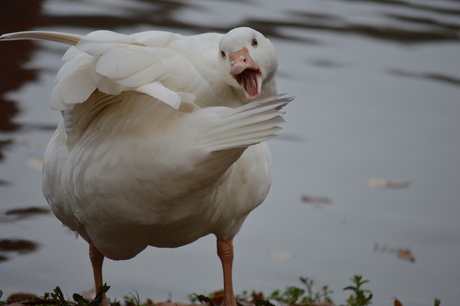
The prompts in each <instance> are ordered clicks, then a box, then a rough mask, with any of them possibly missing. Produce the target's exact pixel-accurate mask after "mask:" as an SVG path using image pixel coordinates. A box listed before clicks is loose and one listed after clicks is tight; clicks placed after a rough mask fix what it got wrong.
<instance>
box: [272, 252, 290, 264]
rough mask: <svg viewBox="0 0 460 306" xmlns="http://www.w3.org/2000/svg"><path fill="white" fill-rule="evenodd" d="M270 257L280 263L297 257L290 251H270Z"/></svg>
mask: <svg viewBox="0 0 460 306" xmlns="http://www.w3.org/2000/svg"><path fill="white" fill-rule="evenodd" d="M269 255H270V258H271V259H273V260H274V261H278V262H282V261H288V260H291V259H293V258H294V257H295V255H294V254H292V253H291V252H288V251H270V253H269Z"/></svg>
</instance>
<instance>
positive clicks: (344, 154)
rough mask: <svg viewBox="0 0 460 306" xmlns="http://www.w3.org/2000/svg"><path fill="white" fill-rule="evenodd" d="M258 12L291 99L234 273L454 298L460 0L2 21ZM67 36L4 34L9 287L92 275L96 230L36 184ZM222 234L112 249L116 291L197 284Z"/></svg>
mask: <svg viewBox="0 0 460 306" xmlns="http://www.w3.org/2000/svg"><path fill="white" fill-rule="evenodd" d="M236 26H251V27H254V28H256V29H258V30H259V31H261V32H263V33H264V34H266V35H267V36H268V37H269V38H270V39H271V40H272V42H273V43H274V44H275V47H276V49H277V51H278V56H279V60H280V71H279V74H278V87H279V91H280V92H289V93H290V94H292V95H295V96H297V99H296V100H295V102H294V103H292V104H291V105H290V106H289V108H288V109H287V111H288V113H287V115H286V120H287V123H286V124H285V126H284V129H283V130H282V131H281V132H280V137H278V138H276V139H274V140H273V141H270V145H271V149H272V154H273V159H274V172H275V179H274V182H273V185H272V190H271V192H270V194H269V196H268V198H267V199H266V201H265V203H264V205H262V206H261V207H260V208H258V209H257V210H256V211H254V212H253V213H252V214H251V215H250V216H249V217H248V219H247V221H246V223H245V225H244V226H243V229H242V230H241V232H240V234H239V235H238V236H237V237H236V238H235V246H236V258H235V287H236V291H237V292H241V291H242V290H252V289H255V290H259V291H264V292H266V293H268V292H271V291H273V290H275V289H280V288H281V289H283V288H284V287H285V286H287V285H295V286H300V285H301V284H300V282H298V277H300V276H303V277H309V278H313V279H314V280H315V281H316V282H317V283H318V284H319V285H320V286H322V285H324V284H327V285H329V287H330V288H331V289H333V290H334V294H333V296H332V297H333V299H334V300H335V301H336V303H337V304H339V303H341V302H342V301H344V300H345V298H346V297H347V293H344V292H343V291H342V288H343V287H345V286H348V285H349V284H350V283H349V282H348V278H350V277H351V276H353V275H354V274H360V275H363V276H364V278H366V279H370V280H371V282H370V283H369V284H368V285H367V288H368V289H371V290H372V292H373V293H374V296H375V297H374V299H375V302H374V304H373V305H392V303H391V298H392V297H398V299H399V300H401V301H402V302H403V304H404V305H405V306H407V305H409V306H410V305H432V303H433V299H434V298H435V297H437V298H439V299H441V302H442V305H456V304H457V303H458V302H457V301H458V300H459V299H460V290H459V289H460V288H459V287H460V261H459V259H458V258H459V254H460V221H459V218H460V154H459V152H460V120H459V117H460V38H459V37H460V36H459V35H460V1H403V0H381V1H378V0H377V1H370V0H369V1H366V0H355V1H353V0H349V1H339V0H330V1H326V0H318V1H312V0H309V1H300V0H299V1H262V0H259V1H122V0H118V1H117V0H106V1H95V0H87V1H57V0H55V1H40V0H28V1H13V0H11V1H10V0H3V1H1V2H0V33H7V32H13V31H22V30H33V29H42V30H54V31H66V32H71V33H80V34H86V33H87V32H90V31H92V30H96V29H110V30H115V31H118V32H123V33H133V32H138V31H143V30H148V29H161V30H169V31H174V32H179V33H182V34H194V33H201V32H209V31H217V32H225V31H227V30H228V29H231V28H233V27H236ZM65 49H66V47H65V46H61V45H58V44H54V43H35V42H2V43H1V44H0V55H1V56H0V67H1V71H2V75H1V82H0V213H1V215H0V289H1V290H3V291H4V292H5V296H7V295H8V294H10V293H13V292H17V291H27V292H34V293H43V292H45V291H51V290H52V289H53V288H54V287H55V286H56V285H59V286H61V288H62V289H63V290H64V291H65V292H66V293H67V294H69V296H70V295H71V294H72V293H74V292H83V291H86V290H88V289H90V288H91V287H92V276H91V268H90V264H89V260H88V258H87V245H86V243H85V242H84V241H82V239H76V240H75V239H74V238H73V235H72V234H65V233H66V231H65V229H63V228H62V226H61V225H60V224H59V222H58V221H57V220H56V219H55V218H54V217H53V216H52V214H50V213H46V209H47V204H46V202H45V200H44V199H43V197H42V195H41V190H40V182H41V174H40V171H39V167H40V158H41V156H42V155H43V152H44V149H45V146H46V143H47V141H48V139H49V138H50V136H51V134H52V132H53V129H54V128H55V126H56V125H57V123H58V121H59V114H57V113H54V112H51V111H50V110H49V109H48V105H47V101H48V97H49V95H50V92H51V88H52V86H53V80H54V76H55V74H56V72H57V71H58V69H59V67H60V65H61V62H60V58H61V56H62V54H63V52H64V51H65ZM214 243H215V242H214V238H213V237H205V238H203V239H201V240H199V241H198V242H196V243H194V244H192V245H189V246H186V247H182V248H179V249H173V250H169V249H166V250H158V249H153V248H150V249H148V250H146V251H144V252H143V253H142V254H140V255H139V256H138V257H136V258H135V259H133V260H130V261H125V262H113V261H107V262H106V263H105V280H106V281H107V282H108V283H109V285H111V286H112V288H111V289H110V291H109V293H110V296H111V297H118V298H121V297H122V296H123V295H126V294H127V293H128V292H133V290H136V291H138V292H139V294H140V296H141V298H146V297H152V298H154V299H155V300H156V301H162V300H165V299H167V298H168V294H169V293H171V294H172V296H173V300H176V301H186V300H187V294H189V293H197V294H200V293H209V292H211V291H213V290H217V289H220V288H221V271H220V263H219V261H218V259H217V256H216V255H215V246H214Z"/></svg>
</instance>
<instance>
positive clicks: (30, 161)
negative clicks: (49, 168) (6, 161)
mask: <svg viewBox="0 0 460 306" xmlns="http://www.w3.org/2000/svg"><path fill="white" fill-rule="evenodd" d="M27 166H29V167H30V168H32V169H35V170H40V171H41V170H42V168H43V158H41V157H35V156H30V157H28V158H27Z"/></svg>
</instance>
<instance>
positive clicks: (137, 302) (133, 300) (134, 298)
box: [123, 290, 142, 306]
mask: <svg viewBox="0 0 460 306" xmlns="http://www.w3.org/2000/svg"><path fill="white" fill-rule="evenodd" d="M134 292H135V293H136V295H134V294H132V293H131V292H129V295H130V296H131V297H129V296H127V295H125V296H124V297H123V298H124V299H125V302H127V303H128V304H129V305H134V306H141V305H142V303H141V299H140V297H139V293H138V292H137V291H136V290H134Z"/></svg>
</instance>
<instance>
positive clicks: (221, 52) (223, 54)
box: [220, 51, 227, 59]
mask: <svg viewBox="0 0 460 306" xmlns="http://www.w3.org/2000/svg"><path fill="white" fill-rule="evenodd" d="M220 56H222V58H223V59H225V58H226V57H227V56H226V55H225V52H224V51H220Z"/></svg>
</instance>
